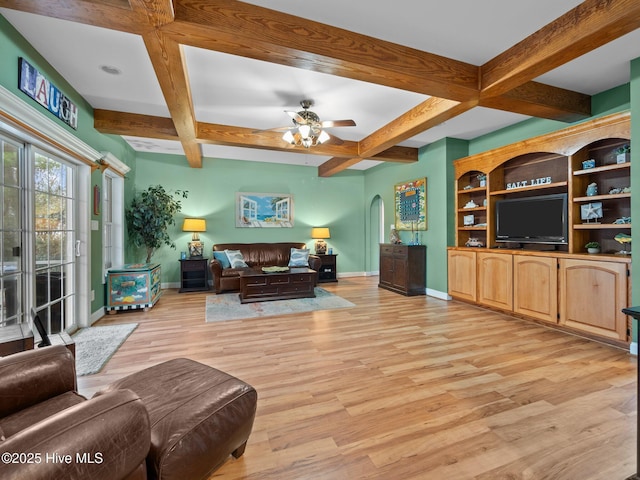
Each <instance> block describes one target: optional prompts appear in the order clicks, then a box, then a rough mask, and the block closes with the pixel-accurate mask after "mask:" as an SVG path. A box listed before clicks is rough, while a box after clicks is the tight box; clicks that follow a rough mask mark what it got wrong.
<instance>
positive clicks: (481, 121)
mask: <svg viewBox="0 0 640 480" xmlns="http://www.w3.org/2000/svg"><path fill="white" fill-rule="evenodd" d="M0 7H2V8H0V13H1V14H2V15H3V16H5V18H6V19H7V20H8V21H9V22H10V23H11V24H12V25H13V26H14V27H15V28H16V29H17V30H18V31H19V32H20V33H21V34H22V35H23V36H24V37H25V38H26V39H27V40H28V41H29V42H30V43H31V44H32V45H33V46H34V47H35V48H36V49H37V50H38V51H39V52H40V53H41V54H42V55H43V56H44V58H45V59H46V60H47V61H48V62H49V63H51V65H53V66H54V67H55V68H56V69H57V70H58V71H59V72H60V74H61V75H62V76H64V77H65V79H67V80H68V81H69V83H70V84H71V85H72V86H73V87H74V88H75V89H76V90H77V91H78V92H79V93H80V94H81V95H82V96H83V97H84V98H85V99H86V100H87V101H88V102H89V103H90V104H91V105H92V107H93V108H94V109H95V127H96V128H97V129H98V130H99V131H102V132H104V133H111V134H118V135H122V136H123V137H124V138H125V139H126V140H127V141H128V142H129V143H130V145H131V146H132V147H133V148H134V149H136V150H138V151H149V152H161V153H172V154H176V155H180V156H181V157H179V159H178V160H177V161H184V162H188V164H189V165H191V166H192V167H194V168H198V167H200V166H201V165H202V162H206V161H207V158H230V159H237V160H254V161H267V162H276V163H288V164H297V165H311V166H317V167H318V174H319V175H321V176H331V175H334V174H336V173H338V172H340V171H342V170H344V169H346V168H356V169H366V168H370V167H371V166H373V165H376V164H378V163H379V162H380V161H392V162H402V163H408V162H414V161H416V160H417V148H418V147H420V146H422V145H425V144H428V143H431V142H433V141H436V140H438V139H440V138H443V137H455V138H462V139H471V138H474V137H477V136H479V135H482V134H484V133H487V132H490V131H493V130H495V129H497V128H501V127H504V126H507V125H511V124H514V123H517V122H520V121H522V120H524V119H527V118H530V117H532V116H535V117H543V118H552V119H557V120H562V121H575V120H579V119H581V118H586V117H587V116H589V115H590V96H591V95H593V94H595V93H598V92H601V91H603V90H606V89H608V88H612V87H615V86H617V85H620V84H623V83H626V82H628V81H629V61H630V60H631V59H634V58H638V57H640V30H637V29H638V27H639V26H640V2H638V1H637V0H587V1H584V2H579V1H577V0H518V1H517V2H514V1H513V0H485V1H482V2H478V1H475V0H448V1H447V2H443V1H440V0H405V1H403V2H388V1H385V0H366V1H365V0H354V1H349V2H345V1H339V0H324V1H322V2H300V1H294V0H268V1H267V0H260V1H251V2H248V1H247V2H240V1H234V0H173V1H171V0H32V1H28V0H0ZM303 99H312V100H314V102H315V105H314V106H313V108H312V110H313V111H314V112H316V113H317V114H318V115H319V116H320V118H321V119H322V120H334V119H354V120H355V122H356V123H357V126H355V127H340V128H334V129H331V130H330V133H332V134H333V135H335V136H337V137H339V138H340V139H342V140H343V141H342V142H330V143H327V144H323V145H320V146H317V147H312V148H310V149H305V148H303V147H292V146H291V145H288V144H286V143H285V142H284V141H282V139H281V135H282V133H279V132H274V131H269V129H270V128H273V127H279V126H288V125H290V122H291V119H290V117H289V116H288V115H286V114H285V113H284V111H285V110H299V109H300V107H299V102H300V101H301V100H303ZM265 130H266V131H265Z"/></svg>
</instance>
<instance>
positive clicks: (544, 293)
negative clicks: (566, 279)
mask: <svg viewBox="0 0 640 480" xmlns="http://www.w3.org/2000/svg"><path fill="white" fill-rule="evenodd" d="M513 311H514V312H515V313H518V314H521V315H526V316H528V317H531V318H535V319H537V320H543V321H545V322H549V323H554V324H557V323H558V259H557V258H554V257H542V256H538V255H514V256H513Z"/></svg>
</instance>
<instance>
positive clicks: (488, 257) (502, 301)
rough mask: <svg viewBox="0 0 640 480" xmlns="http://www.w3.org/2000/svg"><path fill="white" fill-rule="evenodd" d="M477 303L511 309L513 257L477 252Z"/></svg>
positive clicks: (507, 254) (506, 254)
mask: <svg viewBox="0 0 640 480" xmlns="http://www.w3.org/2000/svg"><path fill="white" fill-rule="evenodd" d="M477 258H478V266H477V272H478V302H479V303H482V304H483V305H487V306H490V307H496V308H501V309H504V310H511V309H512V308H513V255H511V254H509V253H494V252H486V251H485V252H478V253H477Z"/></svg>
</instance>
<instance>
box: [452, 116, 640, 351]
mask: <svg viewBox="0 0 640 480" xmlns="http://www.w3.org/2000/svg"><path fill="white" fill-rule="evenodd" d="M629 139H630V116H629V113H628V112H624V113H617V114H613V115H609V116H606V117H601V118H598V119H594V120H590V121H587V122H583V123H581V124H577V125H573V126H571V127H569V128H566V129H563V130H559V131H556V132H553V133H550V134H547V135H542V136H540V137H535V138H531V139H527V140H523V141H521V142H517V143H514V144H511V145H507V146H504V147H500V148H497V149H494V150H491V151H487V152H483V153H480V154H477V155H472V156H469V157H466V158H462V159H459V160H457V161H456V162H454V165H455V178H456V182H455V192H456V195H455V198H456V205H455V215H456V224H455V229H456V242H455V246H454V247H451V248H450V249H449V258H448V268H449V271H448V275H449V279H448V287H449V294H450V295H451V296H452V297H454V298H456V299H460V300H464V301H469V302H474V303H477V304H479V305H482V306H487V307H491V308H496V309H500V310H502V311H505V312H509V313H512V314H515V315H518V316H522V317H525V318H530V319H535V320H537V321H543V322H546V323H549V324H553V325H556V326H558V327H560V328H565V329H571V330H574V331H580V332H584V333H586V334H588V335H589V336H594V337H597V338H601V339H604V340H609V341H612V342H614V343H619V342H627V341H628V340H629V338H628V333H627V318H626V316H625V315H623V314H622V312H621V309H622V308H624V307H627V306H628V305H629V301H630V295H629V291H630V288H629V284H630V277H629V276H628V273H627V271H628V269H629V265H630V263H631V260H630V255H629V254H628V251H629V250H630V248H629V247H630V244H628V243H623V242H621V241H622V240H624V237H625V236H630V235H631V191H630V185H631V181H630V179H631V153H630V140H629ZM594 185H595V186H596V187H597V192H595V193H594V192H593V191H592V189H591V188H589V187H590V186H594ZM550 194H566V197H567V205H568V211H567V225H568V229H567V230H568V231H567V241H566V243H565V244H555V245H546V244H533V243H530V244H527V243H519V244H505V243H499V242H497V241H496V203H497V202H498V201H500V200H502V199H512V198H513V199H518V198H524V197H531V196H538V195H550ZM593 211H596V212H598V213H597V214H595V215H589V214H588V212H593ZM600 212H601V214H600ZM588 216H591V217H592V218H587V217H588ZM588 242H598V243H599V244H600V246H601V253H600V254H596V255H588V254H587V253H586V247H585V245H586V244H587V243H588ZM474 260H475V261H474Z"/></svg>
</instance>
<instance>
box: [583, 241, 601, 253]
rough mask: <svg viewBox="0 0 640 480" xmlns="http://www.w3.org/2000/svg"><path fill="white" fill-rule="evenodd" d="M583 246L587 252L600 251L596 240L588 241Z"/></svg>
mask: <svg viewBox="0 0 640 480" xmlns="http://www.w3.org/2000/svg"><path fill="white" fill-rule="evenodd" d="M584 248H586V249H587V252H589V253H600V244H599V243H598V242H589V243H587V244H586V245H585V246H584Z"/></svg>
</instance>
